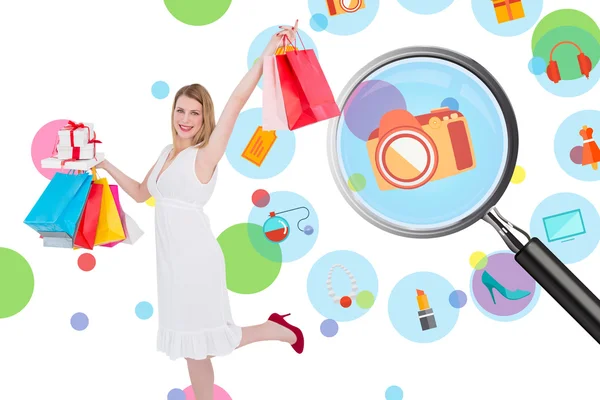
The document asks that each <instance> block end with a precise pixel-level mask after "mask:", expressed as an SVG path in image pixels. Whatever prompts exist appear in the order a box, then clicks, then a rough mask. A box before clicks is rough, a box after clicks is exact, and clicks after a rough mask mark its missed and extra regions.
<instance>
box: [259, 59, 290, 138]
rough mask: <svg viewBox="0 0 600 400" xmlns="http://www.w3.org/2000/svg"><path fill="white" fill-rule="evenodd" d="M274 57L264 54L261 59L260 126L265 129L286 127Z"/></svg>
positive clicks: (274, 129) (271, 129) (272, 129)
mask: <svg viewBox="0 0 600 400" xmlns="http://www.w3.org/2000/svg"><path fill="white" fill-rule="evenodd" d="M275 57H276V56H266V57H265V58H264V61H263V107H262V127H263V129H264V130H267V131H276V130H282V129H285V130H287V129H288V122H287V116H286V114H285V105H284V103H283V94H282V93H281V83H280V82H279V74H278V73H277V62H276V61H275Z"/></svg>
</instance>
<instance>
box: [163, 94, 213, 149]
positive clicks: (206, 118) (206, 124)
mask: <svg viewBox="0 0 600 400" xmlns="http://www.w3.org/2000/svg"><path fill="white" fill-rule="evenodd" d="M181 96H186V97H189V98H191V99H194V100H196V101H198V102H199V103H200V104H202V127H201V128H200V130H199V131H198V133H196V135H195V136H194V138H193V139H192V146H195V145H199V146H198V147H200V148H202V147H204V146H206V145H207V144H208V139H210V135H211V134H212V132H213V130H214V129H215V107H214V105H213V101H212V98H211V97H210V94H209V93H208V90H206V88H205V87H204V86H202V85H200V84H198V83H194V84H192V85H187V86H184V87H182V88H181V89H179V90H178V91H177V93H176V94H175V98H174V99H173V109H172V110H171V132H172V134H173V145H175V138H176V137H177V131H176V130H175V126H174V121H173V114H174V113H175V106H176V104H177V100H178V99H179V98H180V97H181Z"/></svg>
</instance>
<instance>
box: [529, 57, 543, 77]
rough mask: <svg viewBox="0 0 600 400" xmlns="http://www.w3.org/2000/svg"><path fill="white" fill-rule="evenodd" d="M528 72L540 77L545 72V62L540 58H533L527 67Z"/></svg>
mask: <svg viewBox="0 0 600 400" xmlns="http://www.w3.org/2000/svg"><path fill="white" fill-rule="evenodd" d="M527 67H528V68H529V72H531V73H532V74H534V75H541V74H543V73H544V72H546V60H544V59H543V58H542V57H533V58H532V59H531V60H529V64H528V65H527Z"/></svg>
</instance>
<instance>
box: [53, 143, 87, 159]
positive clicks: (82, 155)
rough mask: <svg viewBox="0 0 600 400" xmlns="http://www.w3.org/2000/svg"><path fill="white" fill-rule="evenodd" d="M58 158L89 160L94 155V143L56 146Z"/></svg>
mask: <svg viewBox="0 0 600 400" xmlns="http://www.w3.org/2000/svg"><path fill="white" fill-rule="evenodd" d="M56 150H57V151H58V155H57V156H56V158H58V159H59V160H90V159H92V158H94V156H95V155H96V154H95V153H96V151H95V150H96V143H89V144H86V145H83V146H75V147H71V146H61V145H58V146H56Z"/></svg>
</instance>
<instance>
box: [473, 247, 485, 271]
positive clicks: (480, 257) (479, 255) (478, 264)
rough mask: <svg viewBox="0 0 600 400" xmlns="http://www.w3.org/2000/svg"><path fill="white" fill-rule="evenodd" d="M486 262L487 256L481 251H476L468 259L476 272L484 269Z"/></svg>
mask: <svg viewBox="0 0 600 400" xmlns="http://www.w3.org/2000/svg"><path fill="white" fill-rule="evenodd" d="M487 262H488V258H487V255H486V254H485V253H484V252H482V251H476V252H474V253H473V254H471V257H469V264H471V267H473V268H474V269H476V270H480V269H484V268H485V266H486V265H487Z"/></svg>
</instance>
